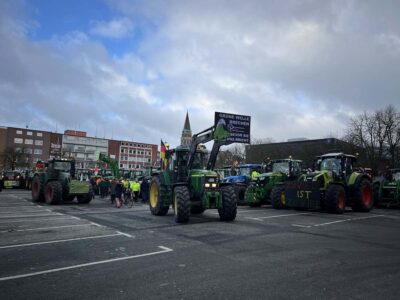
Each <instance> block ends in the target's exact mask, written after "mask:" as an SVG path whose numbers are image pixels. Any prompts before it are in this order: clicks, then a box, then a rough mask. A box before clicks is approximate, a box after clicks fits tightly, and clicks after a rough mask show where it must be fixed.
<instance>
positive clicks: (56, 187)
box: [44, 181, 62, 204]
mask: <svg viewBox="0 0 400 300" xmlns="http://www.w3.org/2000/svg"><path fill="white" fill-rule="evenodd" d="M44 198H45V200H46V203H47V204H58V203H60V202H61V200H62V185H61V183H60V182H58V181H49V182H48V183H47V184H46V187H45V193H44Z"/></svg>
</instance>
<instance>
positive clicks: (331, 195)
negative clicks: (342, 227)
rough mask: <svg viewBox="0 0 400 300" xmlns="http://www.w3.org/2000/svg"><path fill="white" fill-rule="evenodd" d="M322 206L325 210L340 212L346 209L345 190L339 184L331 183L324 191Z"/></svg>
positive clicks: (334, 212)
mask: <svg viewBox="0 0 400 300" xmlns="http://www.w3.org/2000/svg"><path fill="white" fill-rule="evenodd" d="M324 207H325V209H326V211H327V212H329V213H333V214H342V213H344V212H345V210H346V191H345V190H344V187H343V186H342V185H339V184H331V185H329V186H328V188H327V189H326V192H325V199H324Z"/></svg>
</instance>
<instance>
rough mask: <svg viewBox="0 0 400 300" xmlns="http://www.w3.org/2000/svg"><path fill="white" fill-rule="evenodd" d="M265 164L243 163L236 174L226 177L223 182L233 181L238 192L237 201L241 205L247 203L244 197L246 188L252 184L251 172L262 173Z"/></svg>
mask: <svg viewBox="0 0 400 300" xmlns="http://www.w3.org/2000/svg"><path fill="white" fill-rule="evenodd" d="M263 169H264V166H263V165H262V164H243V165H239V166H238V167H237V168H236V175H232V176H228V177H225V178H224V179H223V180H222V182H226V183H233V184H234V187H235V192H236V198H237V203H238V204H239V205H244V204H246V200H245V198H244V195H245V192H246V188H247V186H248V185H249V184H250V180H251V174H252V172H253V171H257V172H258V173H262V172H263Z"/></svg>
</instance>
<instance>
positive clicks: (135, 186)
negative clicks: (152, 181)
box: [131, 178, 140, 202]
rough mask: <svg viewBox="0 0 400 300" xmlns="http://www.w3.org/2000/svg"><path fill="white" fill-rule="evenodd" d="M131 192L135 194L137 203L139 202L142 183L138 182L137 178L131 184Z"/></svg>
mask: <svg viewBox="0 0 400 300" xmlns="http://www.w3.org/2000/svg"><path fill="white" fill-rule="evenodd" d="M131 190H132V193H133V197H134V198H133V199H134V200H135V202H138V201H139V192H140V183H139V182H138V181H137V180H136V178H134V179H133V181H132V182H131Z"/></svg>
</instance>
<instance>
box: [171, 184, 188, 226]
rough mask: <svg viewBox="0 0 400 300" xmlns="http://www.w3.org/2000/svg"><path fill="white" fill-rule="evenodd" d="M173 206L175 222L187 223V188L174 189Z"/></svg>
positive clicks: (178, 187)
mask: <svg viewBox="0 0 400 300" xmlns="http://www.w3.org/2000/svg"><path fill="white" fill-rule="evenodd" d="M173 205H174V215H175V222H176V223H187V222H188V221H189V217H190V196H189V189H188V188H187V186H184V185H183V186H177V187H175V189H174V198H173Z"/></svg>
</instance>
